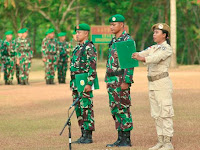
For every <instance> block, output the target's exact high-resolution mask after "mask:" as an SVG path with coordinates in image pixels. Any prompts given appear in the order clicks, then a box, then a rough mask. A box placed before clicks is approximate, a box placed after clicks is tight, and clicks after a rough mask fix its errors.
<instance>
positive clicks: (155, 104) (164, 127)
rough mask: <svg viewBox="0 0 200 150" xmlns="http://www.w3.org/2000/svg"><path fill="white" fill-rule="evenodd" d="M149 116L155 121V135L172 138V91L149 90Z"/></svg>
mask: <svg viewBox="0 0 200 150" xmlns="http://www.w3.org/2000/svg"><path fill="white" fill-rule="evenodd" d="M149 100H150V106H151V116H152V117H153V118H154V119H155V123H156V130H157V135H163V136H169V137H172V136H173V133H174V129H173V121H172V117H173V116H174V109H173V105H172V90H171V89H166V90H160V91H158V90H150V91H149Z"/></svg>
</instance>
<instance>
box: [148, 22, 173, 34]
mask: <svg viewBox="0 0 200 150" xmlns="http://www.w3.org/2000/svg"><path fill="white" fill-rule="evenodd" d="M151 29H152V31H154V30H155V29H159V30H165V31H168V32H169V33H170V27H169V26H168V25H167V24H166V23H157V24H154V25H153V26H152V27H151Z"/></svg>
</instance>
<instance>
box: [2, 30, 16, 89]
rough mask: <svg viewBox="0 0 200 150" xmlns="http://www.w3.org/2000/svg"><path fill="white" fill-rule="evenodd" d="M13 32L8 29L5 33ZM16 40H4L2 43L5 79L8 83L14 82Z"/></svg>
mask: <svg viewBox="0 0 200 150" xmlns="http://www.w3.org/2000/svg"><path fill="white" fill-rule="evenodd" d="M10 34H13V32H12V31H7V32H6V33H5V35H10ZM16 55H17V53H16V50H15V40H10V41H8V40H4V41H3V43H2V57H3V63H4V80H5V84H6V85H11V84H13V83H12V81H13V75H14V70H15V64H16Z"/></svg>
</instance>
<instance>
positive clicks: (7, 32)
mask: <svg viewBox="0 0 200 150" xmlns="http://www.w3.org/2000/svg"><path fill="white" fill-rule="evenodd" d="M12 34H13V32H12V31H6V32H5V35H12Z"/></svg>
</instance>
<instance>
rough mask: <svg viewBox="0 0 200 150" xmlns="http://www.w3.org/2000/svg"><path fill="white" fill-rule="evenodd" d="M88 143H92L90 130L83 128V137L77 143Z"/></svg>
mask: <svg viewBox="0 0 200 150" xmlns="http://www.w3.org/2000/svg"><path fill="white" fill-rule="evenodd" d="M89 143H93V141H92V131H90V130H83V138H82V139H81V140H80V142H79V144H89Z"/></svg>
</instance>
